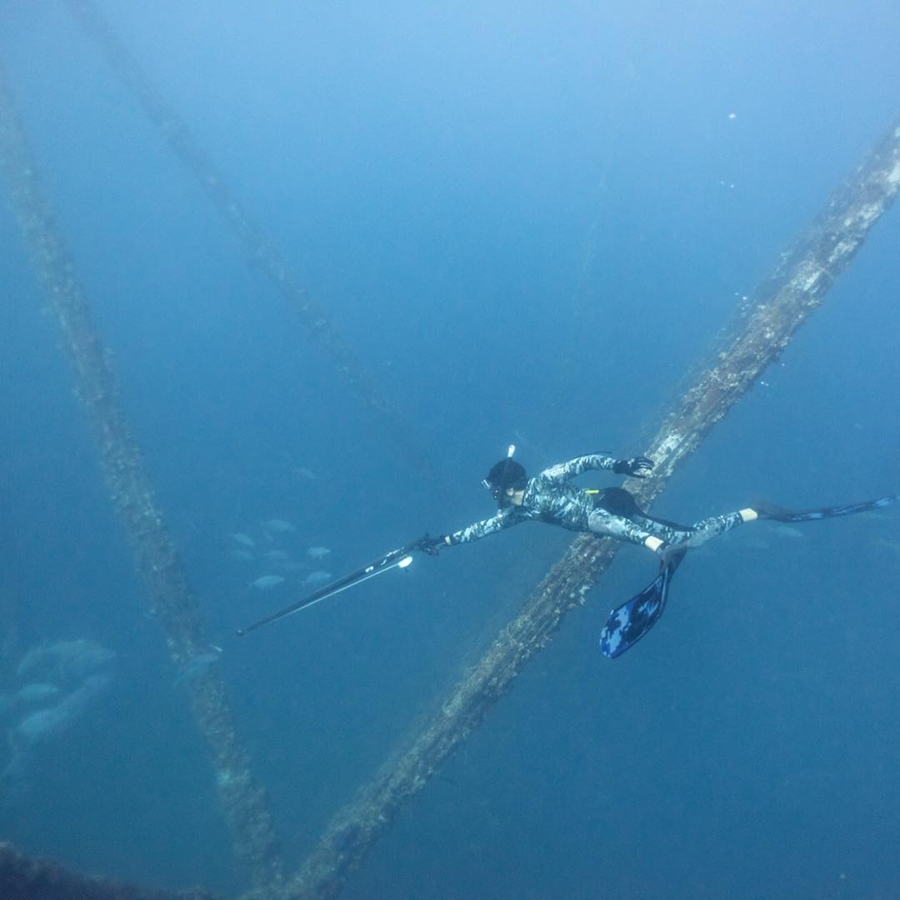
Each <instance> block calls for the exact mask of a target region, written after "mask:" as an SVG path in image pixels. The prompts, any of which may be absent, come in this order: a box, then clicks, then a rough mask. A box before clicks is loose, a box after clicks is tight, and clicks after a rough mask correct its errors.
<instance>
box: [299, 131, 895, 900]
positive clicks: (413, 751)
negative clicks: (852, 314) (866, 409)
mask: <svg viewBox="0 0 900 900" xmlns="http://www.w3.org/2000/svg"><path fill="white" fill-rule="evenodd" d="M898 190H900V125H898V126H896V127H894V128H892V129H891V131H890V132H889V133H888V134H887V135H886V136H885V138H884V139H883V140H882V141H881V142H880V143H879V144H878V145H877V146H876V148H875V149H874V151H873V152H872V153H871V155H870V157H869V158H868V160H867V161H866V162H865V163H864V164H863V165H862V166H861V167H860V168H859V170H858V171H857V172H856V174H855V175H854V176H853V177H852V178H851V179H849V181H848V182H847V183H846V184H845V185H844V186H843V187H842V188H841V189H840V190H838V191H837V192H836V193H835V194H834V196H833V197H832V198H831V200H830V201H829V203H828V204H827V206H826V208H825V209H824V210H823V211H822V213H821V215H820V216H819V217H818V219H817V220H816V222H815V223H814V224H813V225H812V226H811V227H810V228H809V229H808V230H807V231H806V232H805V233H804V234H803V235H802V236H801V237H800V239H799V240H798V241H797V242H796V243H795V244H794V246H793V247H792V248H790V249H789V250H788V251H787V252H786V253H785V254H783V256H782V261H781V262H780V264H779V265H778V266H777V267H776V269H775V270H774V271H773V272H772V274H771V276H770V277H768V278H767V279H766V280H765V281H764V282H763V283H762V284H760V286H759V287H758V288H757V289H756V290H755V291H754V292H753V293H752V295H751V296H750V299H749V300H748V302H747V303H746V304H745V305H744V306H743V307H742V308H741V309H740V310H739V311H738V315H737V316H736V318H735V322H734V324H733V325H732V326H731V328H730V329H729V330H728V331H727V332H726V333H725V334H724V335H723V337H722V338H721V339H720V341H719V343H718V345H717V347H716V348H715V350H714V352H713V354H712V356H711V359H710V360H709V361H708V362H707V364H706V365H704V366H701V367H700V369H699V370H698V373H697V375H696V376H695V378H694V381H693V383H692V384H691V385H690V386H689V387H688V388H687V390H686V391H685V392H684V394H683V395H682V397H681V399H680V400H679V401H678V402H677V404H676V405H675V407H674V409H673V410H672V412H671V413H669V414H668V415H667V416H666V417H665V419H664V421H663V423H662V425H661V427H660V428H659V431H658V432H657V434H656V436H655V437H654V438H653V440H652V441H650V444H649V447H648V448H647V450H646V451H645V452H646V455H647V456H649V457H651V458H652V459H653V460H654V461H655V462H656V468H655V469H654V475H653V477H651V478H649V479H646V480H644V481H632V483H631V484H629V488H630V489H631V490H632V491H633V492H634V493H635V495H636V496H637V497H639V499H640V500H641V502H642V503H643V504H645V505H647V506H649V504H650V503H651V502H652V501H653V500H654V499H655V498H656V497H657V496H658V495H659V494H660V493H661V492H662V490H663V489H664V487H665V484H666V481H667V479H668V478H669V477H670V476H671V474H672V473H673V472H674V471H675V469H676V467H677V466H678V465H679V464H680V463H681V462H682V461H683V460H684V459H685V458H687V457H688V456H689V455H690V454H691V453H693V451H694V450H695V449H696V448H697V447H698V446H699V445H700V443H701V441H702V440H703V438H704V436H705V435H706V434H707V433H708V432H709V431H710V429H711V428H712V427H713V425H715V423H716V422H718V421H719V420H720V419H722V418H723V417H724V416H725V414H726V413H727V412H728V410H729V409H731V407H732V406H734V404H735V403H737V401H738V400H740V398H741V397H742V396H743V395H744V394H745V393H746V392H747V391H748V390H749V389H750V387H751V386H752V385H753V383H754V382H755V380H756V379H757V378H758V377H759V376H760V374H761V373H762V372H763V371H764V369H765V368H766V367H767V366H768V365H769V364H770V363H771V362H772V361H773V360H775V359H776V358H777V357H778V356H779V354H780V353H781V352H782V351H783V350H784V348H785V347H786V346H787V345H788V343H789V341H790V340H791V337H792V336H793V334H794V333H795V332H796V330H797V329H798V328H799V327H800V325H802V324H803V322H804V321H805V320H806V319H807V317H808V316H809V315H810V314H811V313H812V312H813V311H814V310H815V309H817V308H818V306H819V305H820V304H821V303H822V301H823V299H824V297H825V295H826V293H827V292H828V290H829V288H830V287H831V286H832V285H833V284H834V282H835V281H836V280H837V278H838V276H839V275H840V274H841V273H842V272H843V271H844V270H845V269H846V268H847V266H848V265H849V264H850V262H851V260H852V259H853V257H854V256H855V254H856V252H857V251H858V250H859V248H860V247H861V246H862V243H863V241H864V240H865V238H866V235H867V234H868V233H869V230H870V229H871V228H872V226H873V225H874V224H875V223H876V222H877V221H878V220H879V218H880V217H881V216H882V215H883V214H884V212H885V211H886V210H887V208H888V207H889V206H890V204H891V203H892V202H893V200H894V198H895V197H896V195H897V192H898ZM617 547H618V545H617V544H616V543H615V542H614V541H612V540H610V539H598V538H594V537H591V536H588V535H581V536H579V537H578V538H576V539H575V540H574V541H573V543H572V545H571V546H570V547H569V549H568V551H567V552H566V554H565V555H564V556H563V558H562V559H561V560H560V561H559V562H558V563H556V564H555V565H554V566H553V567H552V569H551V570H550V571H549V572H548V573H547V575H546V576H545V577H544V579H543V580H542V581H541V583H540V584H539V585H538V586H537V588H536V589H535V590H534V592H533V593H532V594H531V596H530V597H528V599H527V600H526V602H525V604H524V606H523V607H522V610H521V612H520V613H519V614H518V615H517V616H516V617H515V618H513V619H512V621H510V622H509V623H508V624H507V625H506V626H505V627H504V628H503V629H502V630H501V631H500V633H499V634H498V635H497V637H496V639H495V640H494V642H493V644H492V646H491V648H490V649H489V650H488V651H487V653H485V655H484V656H483V658H482V659H481V660H480V661H479V662H478V664H477V665H475V666H474V667H473V668H472V669H471V670H470V671H468V672H466V673H465V675H464V676H463V677H462V678H461V679H460V681H459V682H458V683H457V684H456V685H455V686H454V687H453V689H452V690H451V691H450V693H449V694H448V696H447V698H446V700H445V701H444V703H443V704H442V706H441V708H440V709H439V710H438V711H437V712H436V713H435V714H434V715H433V716H432V717H431V719H430V720H429V721H428V723H427V724H426V725H425V727H424V728H423V729H422V731H421V732H420V733H419V734H418V735H416V736H415V737H414V739H413V740H412V741H411V742H410V744H409V746H408V747H407V748H406V749H405V750H404V751H402V752H400V753H397V754H396V755H393V756H392V758H391V761H390V762H389V763H387V764H385V765H384V766H383V767H382V769H381V770H380V771H379V772H378V773H377V774H376V775H375V777H374V778H373V779H372V781H371V782H370V783H369V784H368V785H366V786H365V787H364V788H363V789H362V790H361V791H360V792H359V794H358V795H357V798H356V800H355V801H354V803H353V804H352V805H351V806H349V807H348V808H346V809H344V810H343V811H341V812H340V813H339V814H338V815H337V816H336V817H335V818H334V819H333V820H332V822H331V823H330V824H329V825H328V827H327V828H326V830H325V832H324V834H323V836H322V837H321V839H320V841H319V843H318V845H317V846H316V847H315V849H314V850H313V852H312V853H311V854H310V856H309V857H308V859H307V860H306V862H305V864H304V866H303V868H302V869H301V871H300V872H299V874H298V875H297V876H296V877H295V878H294V879H292V881H291V882H290V883H289V885H288V887H287V890H286V891H285V895H284V896H285V897H290V898H326V897H335V896H337V895H338V894H339V893H340V891H341V888H342V887H343V885H344V883H345V881H346V879H347V877H348V875H349V874H350V873H351V872H352V871H353V870H354V869H355V868H357V867H358V866H359V865H360V863H361V862H362V860H363V859H364V858H365V856H366V854H367V853H368V851H369V849H370V847H371V846H372V844H373V843H374V842H375V841H376V840H377V839H378V837H379V836H380V835H381V834H382V833H383V832H384V831H385V830H386V829H387V828H388V826H389V825H390V824H391V822H392V821H393V819H394V818H395V816H396V815H397V812H398V811H399V809H400V808H401V807H402V805H403V804H404V803H405V802H407V801H408V800H409V799H410V798H412V797H413V796H415V795H416V794H417V793H418V792H419V791H420V790H421V789H422V788H423V787H424V786H425V784H426V783H427V782H428V780H429V779H430V778H431V776H432V775H433V774H434V773H435V772H436V771H437V769H438V768H439V767H440V765H441V764H442V763H443V762H444V761H445V760H446V759H447V757H448V756H449V755H450V754H451V753H453V751H454V750H455V749H456V748H457V747H458V746H459V745H460V744H461V743H462V742H463V741H464V740H465V739H466V738H467V737H468V736H469V735H470V734H471V733H472V731H473V730H474V729H476V728H477V727H478V726H479V725H480V724H481V722H482V720H483V719H484V717H485V716H486V715H487V714H488V713H489V712H490V710H491V709H492V708H493V706H494V704H495V703H496V702H497V701H498V700H499V698H500V697H501V696H503V694H505V693H506V692H507V691H508V690H509V689H510V687H511V686H512V683H513V681H514V680H515V678H516V676H517V675H518V674H519V672H520V671H521V669H522V667H523V666H524V665H525V664H526V663H527V662H528V661H529V660H530V659H531V658H532V657H533V656H534V655H535V654H536V653H537V652H538V651H539V650H541V649H542V648H543V647H544V646H546V644H548V643H549V641H550V640H551V639H552V637H553V635H554V633H555V632H556V631H557V629H558V628H559V625H560V623H561V622H562V619H563V618H564V617H565V615H566V613H567V612H569V611H570V610H571V609H573V608H574V607H577V606H580V605H582V604H583V603H584V602H585V598H586V596H587V594H588V592H589V591H590V590H591V589H592V588H593V587H594V585H595V584H596V582H597V579H598V578H599V577H600V575H601V574H602V573H603V572H604V571H605V570H606V568H607V567H608V565H609V563H610V561H611V560H612V558H613V556H614V554H615V552H616V549H617Z"/></svg>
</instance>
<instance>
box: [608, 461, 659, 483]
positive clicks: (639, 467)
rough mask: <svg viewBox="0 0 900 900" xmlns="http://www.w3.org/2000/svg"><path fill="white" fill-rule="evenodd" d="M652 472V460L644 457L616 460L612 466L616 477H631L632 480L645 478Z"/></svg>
mask: <svg viewBox="0 0 900 900" xmlns="http://www.w3.org/2000/svg"><path fill="white" fill-rule="evenodd" d="M652 471H653V460H652V459H647V457H646V456H632V457H631V458H630V459H617V460H616V463H615V465H614V466H613V472H615V473H616V475H631V476H633V477H634V478H646V477H647V476H648V475H649V474H650V472H652Z"/></svg>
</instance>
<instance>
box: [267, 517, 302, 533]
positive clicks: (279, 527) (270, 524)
mask: <svg viewBox="0 0 900 900" xmlns="http://www.w3.org/2000/svg"><path fill="white" fill-rule="evenodd" d="M262 525H263V528H265V529H266V531H276V532H286V531H296V530H297V529H296V528H294V526H293V525H292V524H291V523H290V522H288V520H287V519H269V520H268V521H266V522H263V523H262Z"/></svg>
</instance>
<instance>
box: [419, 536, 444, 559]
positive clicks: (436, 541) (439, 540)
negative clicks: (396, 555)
mask: <svg viewBox="0 0 900 900" xmlns="http://www.w3.org/2000/svg"><path fill="white" fill-rule="evenodd" d="M447 546H449V545H448V544H447V541H446V540H445V538H444V535H442V534H439V535H438V536H437V537H431V536H430V535H427V534H426V535H425V537H423V538H422V539H421V540H420V541H419V542H418V543H417V544H416V550H421V551H422V552H423V553H427V554H428V555H429V556H437V555H438V553H439V552H440V549H441V547H447Z"/></svg>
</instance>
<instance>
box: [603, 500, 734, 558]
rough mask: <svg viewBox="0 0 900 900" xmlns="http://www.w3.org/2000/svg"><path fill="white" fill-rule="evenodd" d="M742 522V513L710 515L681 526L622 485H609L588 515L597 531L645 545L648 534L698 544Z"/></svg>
mask: <svg viewBox="0 0 900 900" xmlns="http://www.w3.org/2000/svg"><path fill="white" fill-rule="evenodd" d="M742 522H743V519H742V518H741V514H740V513H739V512H730V513H725V514H724V515H721V516H710V517H709V518H708V519H703V520H702V521H700V522H695V523H694V524H693V525H679V524H677V523H676V522H668V521H666V520H665V519H657V518H654V517H653V516H649V515H647V513H645V512H643V511H642V510H641V509H640V508H639V507H638V505H637V503H636V502H635V500H634V497H632V496H631V494H629V493H628V492H627V491H626V490H624V489H623V488H609V489H607V490H605V491H602V492H600V494H598V496H597V500H596V501H595V508H594V510H593V512H592V513H591V514H590V516H589V517H588V527H589V528H590V529H591V531H592V532H593V533H594V534H597V535H602V536H608V537H614V538H617V539H618V540H620V541H630V542H631V543H633V544H643V543H644V541H645V540H646V539H647V538H648V537H651V536H653V537H658V538H659V539H660V540H663V541H665V542H666V543H667V544H670V545H680V546H682V547H699V546H700V545H701V544H703V543H705V542H706V541H708V540H709V539H710V538H714V537H717V536H718V535H720V534H724V533H725V532H726V531H731V529H732V528H734V527H735V526H737V525H740V524H741V523H742Z"/></svg>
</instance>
